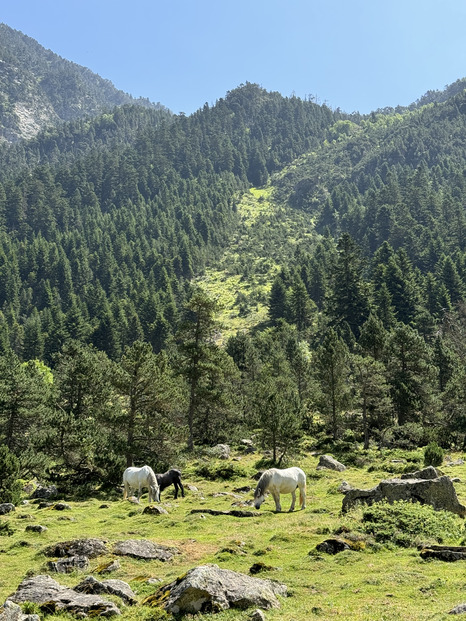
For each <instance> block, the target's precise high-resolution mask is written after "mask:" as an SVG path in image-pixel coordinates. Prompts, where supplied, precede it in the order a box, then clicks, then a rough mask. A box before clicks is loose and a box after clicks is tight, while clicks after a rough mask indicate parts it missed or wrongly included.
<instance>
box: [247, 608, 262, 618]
mask: <svg viewBox="0 0 466 621" xmlns="http://www.w3.org/2000/svg"><path fill="white" fill-rule="evenodd" d="M249 618H250V619H251V621H265V614H264V613H263V611H262V610H261V609H260V608H257V609H256V610H254V612H253V613H252V614H251V616H250V617H249Z"/></svg>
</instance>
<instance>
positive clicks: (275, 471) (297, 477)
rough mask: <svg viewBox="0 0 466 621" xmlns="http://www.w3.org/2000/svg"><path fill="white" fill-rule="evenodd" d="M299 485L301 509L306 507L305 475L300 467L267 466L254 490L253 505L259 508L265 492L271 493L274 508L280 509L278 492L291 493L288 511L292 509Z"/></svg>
mask: <svg viewBox="0 0 466 621" xmlns="http://www.w3.org/2000/svg"><path fill="white" fill-rule="evenodd" d="M298 487H299V502H300V505H301V509H305V508H306V475H305V474H304V472H303V471H302V470H301V468H296V467H293V468H285V469H284V470H280V469H279V468H269V470H266V471H265V472H264V473H263V474H262V476H261V478H260V479H259V482H258V483H257V487H256V489H255V491H254V506H255V507H256V509H259V507H260V506H261V504H262V503H263V502H264V500H265V496H266V494H272V497H273V499H274V500H275V509H276V510H277V511H281V510H282V507H281V504H280V494H291V499H292V500H291V507H290V511H294V505H295V502H296V490H297V489H298Z"/></svg>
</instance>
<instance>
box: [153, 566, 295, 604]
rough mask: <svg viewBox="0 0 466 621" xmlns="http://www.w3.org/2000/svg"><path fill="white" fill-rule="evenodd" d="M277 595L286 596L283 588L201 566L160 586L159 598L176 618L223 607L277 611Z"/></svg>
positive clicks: (272, 583) (241, 575)
mask: <svg viewBox="0 0 466 621" xmlns="http://www.w3.org/2000/svg"><path fill="white" fill-rule="evenodd" d="M277 595H280V596H286V595H287V587H286V585H284V584H281V583H279V582H275V581H273V580H262V579H260V578H253V577H251V576H247V575H245V574H240V573H237V572H235V571H231V570H229V569H220V568H219V567H218V566H217V565H201V566H200V567H195V568H194V569H191V570H190V571H188V573H187V574H186V575H185V576H183V577H182V578H180V579H178V580H175V582H172V583H171V584H169V585H167V586H165V587H162V589H161V592H160V599H161V601H162V602H163V606H164V608H165V609H166V610H167V611H168V612H170V613H172V614H175V615H176V614H185V613H191V614H195V613H197V612H207V611H210V612H215V611H220V610H225V609H226V608H241V609H245V608H250V607H256V608H257V607H258V608H263V609H266V610H267V609H269V608H279V606H280V603H279V601H278V599H277Z"/></svg>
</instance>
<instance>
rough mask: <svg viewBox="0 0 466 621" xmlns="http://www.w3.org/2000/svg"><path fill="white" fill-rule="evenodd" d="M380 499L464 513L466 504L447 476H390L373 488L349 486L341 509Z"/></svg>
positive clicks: (344, 509) (463, 515) (458, 513)
mask: <svg viewBox="0 0 466 621" xmlns="http://www.w3.org/2000/svg"><path fill="white" fill-rule="evenodd" d="M381 500H386V501H388V502H395V501H398V500H407V501H415V502H419V503H421V504H425V505H430V506H431V507H433V508H434V509H436V510H443V511H450V512H452V513H456V514H457V515H460V516H461V517H465V516H466V507H465V506H464V505H462V504H460V502H459V501H458V498H457V496H456V491H455V488H454V486H453V483H452V482H451V479H450V478H449V477H447V476H442V477H438V478H437V479H389V480H387V481H381V482H380V483H379V484H378V485H377V486H376V487H373V488H372V489H352V490H350V491H349V492H347V493H346V495H345V497H344V498H343V505H342V512H343V513H345V512H346V511H348V510H349V509H351V508H352V507H354V506H355V505H357V504H358V503H365V504H369V505H371V504H372V503H374V502H380V501H381Z"/></svg>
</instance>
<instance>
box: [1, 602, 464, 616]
mask: <svg viewBox="0 0 466 621" xmlns="http://www.w3.org/2000/svg"><path fill="white" fill-rule="evenodd" d="M465 612H466V604H459V605H458V606H455V607H454V608H452V609H451V610H450V611H449V612H448V614H449V615H462V614H464V613H465ZM0 618H1V617H0Z"/></svg>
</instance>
